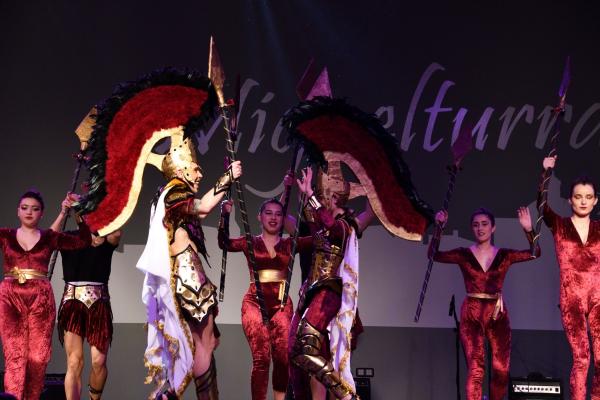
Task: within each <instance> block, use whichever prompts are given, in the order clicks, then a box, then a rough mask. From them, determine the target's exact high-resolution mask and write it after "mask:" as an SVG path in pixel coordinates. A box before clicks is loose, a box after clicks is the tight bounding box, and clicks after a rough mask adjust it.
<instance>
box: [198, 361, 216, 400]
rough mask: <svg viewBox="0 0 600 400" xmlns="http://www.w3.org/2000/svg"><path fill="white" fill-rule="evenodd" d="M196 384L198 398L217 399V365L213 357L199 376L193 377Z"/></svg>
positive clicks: (205, 399) (202, 399) (199, 399)
mask: <svg viewBox="0 0 600 400" xmlns="http://www.w3.org/2000/svg"><path fill="white" fill-rule="evenodd" d="M194 383H195V384H196V396H197V398H198V400H219V388H218V386H217V367H216V364H215V357H214V356H213V358H212V360H211V361H210V366H209V367H208V369H207V370H206V372H205V373H203V374H202V375H200V376H197V377H195V378H194Z"/></svg>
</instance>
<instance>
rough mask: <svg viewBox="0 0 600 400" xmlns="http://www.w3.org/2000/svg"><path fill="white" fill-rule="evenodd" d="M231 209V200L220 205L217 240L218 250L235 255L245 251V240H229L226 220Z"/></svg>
mask: <svg viewBox="0 0 600 400" xmlns="http://www.w3.org/2000/svg"><path fill="white" fill-rule="evenodd" d="M232 208H233V201H231V200H226V201H224V202H222V203H221V218H220V219H219V233H218V236H217V239H218V242H219V248H220V249H225V250H227V251H229V252H232V253H236V252H240V251H244V250H245V249H246V238H244V237H238V238H234V239H231V238H230V237H229V226H228V224H227V223H226V220H228V219H229V215H230V214H231V210H232Z"/></svg>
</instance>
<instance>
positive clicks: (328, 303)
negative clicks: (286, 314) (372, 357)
mask: <svg viewBox="0 0 600 400" xmlns="http://www.w3.org/2000/svg"><path fill="white" fill-rule="evenodd" d="M341 305H342V296H341V295H340V294H338V293H336V292H334V291H333V290H331V289H329V288H328V287H323V288H321V289H319V291H318V292H317V293H316V294H315V295H314V297H313V298H312V300H311V302H310V304H309V305H308V307H307V309H306V311H305V312H304V316H302V315H300V314H299V313H298V312H296V313H294V318H293V319H292V325H291V327H290V339H289V346H288V353H289V354H292V349H293V346H294V342H295V340H296V332H297V331H298V324H299V323H300V320H301V319H303V318H304V319H306V320H307V321H308V323H309V324H311V325H312V326H314V327H315V328H316V329H317V330H318V331H319V332H321V333H322V334H323V336H324V337H325V342H324V343H323V344H322V346H321V356H323V358H325V359H326V360H330V359H331V353H330V351H329V335H328V332H327V327H328V326H329V323H330V322H331V320H332V319H333V318H335V316H336V315H337V313H338V311H339V309H340V306H341ZM290 379H291V380H292V388H293V389H294V399H295V400H310V399H312V394H311V392H310V376H309V375H308V374H307V373H306V372H304V371H303V370H302V369H300V368H298V367H297V366H295V365H294V364H293V363H290Z"/></svg>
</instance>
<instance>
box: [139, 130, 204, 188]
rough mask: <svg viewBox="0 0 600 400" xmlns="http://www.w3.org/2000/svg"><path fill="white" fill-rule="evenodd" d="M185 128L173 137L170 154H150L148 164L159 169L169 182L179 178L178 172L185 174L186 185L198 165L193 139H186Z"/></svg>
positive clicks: (176, 132)
mask: <svg viewBox="0 0 600 400" xmlns="http://www.w3.org/2000/svg"><path fill="white" fill-rule="evenodd" d="M183 133H184V131H183V127H181V129H179V130H178V131H175V132H174V133H173V134H172V135H171V146H170V148H169V152H168V153H167V154H164V155H159V154H156V153H150V155H149V157H148V163H149V164H152V165H154V166H155V167H156V168H158V169H159V170H160V171H161V172H162V173H163V176H164V177H165V179H166V180H167V181H170V180H171V179H173V178H177V171H178V170H180V171H182V172H183V178H184V180H185V182H186V183H188V184H191V182H190V172H191V170H192V168H193V164H196V165H199V164H198V158H197V157H196V150H195V148H194V143H193V141H192V139H191V138H185V139H184V134H183Z"/></svg>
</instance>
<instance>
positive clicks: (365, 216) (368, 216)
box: [355, 199, 375, 236]
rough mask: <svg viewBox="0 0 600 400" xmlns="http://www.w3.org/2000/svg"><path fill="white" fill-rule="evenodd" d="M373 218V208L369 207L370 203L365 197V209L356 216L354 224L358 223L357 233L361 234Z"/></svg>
mask: <svg viewBox="0 0 600 400" xmlns="http://www.w3.org/2000/svg"><path fill="white" fill-rule="evenodd" d="M373 218H375V213H374V212H373V208H372V207H371V203H370V202H369V200H368V199H367V201H366V204H365V209H364V211H363V212H361V213H360V214H358V215H357V216H356V218H355V219H356V224H357V225H358V232H357V233H358V235H359V236H361V235H362V233H363V232H364V231H365V229H367V228H368V227H369V225H371V222H372V221H373Z"/></svg>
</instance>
